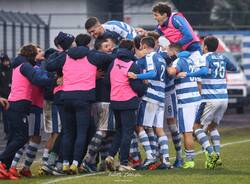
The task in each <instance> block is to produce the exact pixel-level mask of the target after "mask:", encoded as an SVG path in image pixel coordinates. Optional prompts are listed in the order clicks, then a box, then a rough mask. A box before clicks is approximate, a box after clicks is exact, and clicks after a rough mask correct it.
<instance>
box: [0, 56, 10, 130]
mask: <svg viewBox="0 0 250 184" xmlns="http://www.w3.org/2000/svg"><path fill="white" fill-rule="evenodd" d="M11 79H12V69H11V66H10V59H9V57H8V56H7V55H6V54H1V55H0V96H1V97H3V98H6V99H7V98H8V96H9V94H10V87H11ZM2 113H3V124H4V133H5V134H6V135H7V134H8V124H7V111H6V110H5V109H3V108H2Z"/></svg>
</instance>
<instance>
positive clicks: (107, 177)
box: [0, 127, 250, 184]
mask: <svg viewBox="0 0 250 184" xmlns="http://www.w3.org/2000/svg"><path fill="white" fill-rule="evenodd" d="M221 132H222V133H221V135H222V144H225V143H229V142H236V141H242V140H250V128H249V127H248V128H240V129H237V128H226V129H223V130H221ZM170 147H171V153H170V154H171V155H172V156H173V153H174V152H173V146H172V144H170ZM196 150H200V147H199V146H198V145H196ZM221 156H222V159H223V166H222V167H219V168H216V169H215V170H208V169H204V155H202V154H200V155H197V157H196V159H195V161H196V167H195V169H192V170H183V169H173V170H169V171H159V170H157V171H140V172H139V171H137V172H133V173H128V172H127V173H108V172H106V173H103V174H100V175H97V176H83V175H78V176H66V177H52V176H49V177H38V176H35V177H33V178H31V179H21V180H18V181H3V180H2V181H0V183H1V184H2V183H3V184H6V183H18V184H19V183H20V184H36V183H37V184H38V183H39V184H40V183H46V182H48V181H53V180H55V179H58V180H61V179H62V180H64V181H62V180H61V181H58V182H55V181H54V182H53V183H60V184H82V183H88V184H99V183H102V184H103V183H107V184H110V183H142V184H147V183H153V184H158V183H174V184H178V183H180V184H186V183H187V184H189V183H192V184H196V183H197V184H201V183H202V184H203V183H204V184H206V183H213V184H217V183H219V184H221V183H225V184H231V183H232V184H237V183H250V142H245V143H240V144H234V145H227V146H225V147H223V148H222V149H221ZM172 161H173V160H172ZM37 167H38V166H37V165H34V166H33V170H34V172H35V174H36V171H37ZM69 177H70V178H69Z"/></svg>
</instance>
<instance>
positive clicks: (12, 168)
mask: <svg viewBox="0 0 250 184" xmlns="http://www.w3.org/2000/svg"><path fill="white" fill-rule="evenodd" d="M9 173H10V174H12V175H13V176H15V177H20V175H19V174H18V171H17V169H16V168H15V167H11V168H10V169H9Z"/></svg>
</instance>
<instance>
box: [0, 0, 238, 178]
mask: <svg viewBox="0 0 250 184" xmlns="http://www.w3.org/2000/svg"><path fill="white" fill-rule="evenodd" d="M153 15H154V18H155V20H156V21H157V22H158V24H159V25H158V27H157V29H156V30H155V31H145V30H143V29H142V28H136V29H135V28H133V27H131V26H130V25H128V24H126V23H124V22H120V21H108V22H106V23H104V24H101V23H100V21H99V20H98V19H97V18H96V17H90V18H89V19H88V20H87V21H86V22H85V29H86V31H87V32H88V33H89V35H88V34H79V35H77V36H76V37H74V36H73V35H70V34H68V33H63V32H60V33H59V34H58V35H57V36H56V38H55V39H54V43H55V47H56V49H53V48H50V49H47V50H46V51H45V52H43V50H42V49H41V48H40V47H39V46H36V45H33V44H28V45H24V46H23V47H22V48H21V49H20V53H19V55H18V56H17V57H16V58H15V59H14V60H13V62H12V68H13V76H12V87H11V93H10V95H9V98H8V100H6V99H3V98H0V102H1V104H2V105H3V106H4V107H5V108H6V109H8V124H9V132H10V133H9V135H8V143H7V145H6V147H5V150H4V151H3V152H2V153H1V155H0V179H13V180H15V179H18V178H19V177H20V175H22V176H25V177H30V176H32V173H31V170H30V166H31V165H32V163H33V161H34V159H35V156H36V153H37V151H38V147H39V144H40V143H41V129H42V127H43V129H44V131H45V132H46V133H49V134H50V136H49V138H48V140H47V143H46V145H45V148H44V151H43V157H42V161H41V165H40V168H39V173H40V174H51V175H66V174H77V173H90V172H96V171H105V170H107V169H108V170H110V171H133V170H138V169H140V170H141V169H148V170H154V169H166V170H167V169H171V168H173V167H175V168H184V169H189V168H194V167H195V161H194V160H195V151H194V137H195V138H196V139H197V141H198V142H199V143H200V145H201V146H202V149H203V151H204V153H205V156H206V157H205V158H206V159H205V167H206V168H209V169H213V168H215V167H216V166H218V165H221V164H222V162H221V158H220V134H219V132H218V130H217V126H218V125H219V122H220V121H221V119H222V117H223V114H224V112H225V111H226V109H227V103H228V95H227V83H226V71H227V70H230V71H236V70H237V67H236V66H234V65H233V64H232V63H231V62H230V61H229V60H228V59H227V58H226V57H225V56H223V55H221V54H219V53H216V49H217V47H218V44H219V43H218V40H217V39H216V38H215V37H213V36H208V37H206V38H205V39H204V42H203V44H202V46H201V44H200V40H199V38H198V37H197V35H196V34H195V33H194V31H193V29H192V28H191V26H190V25H189V23H188V21H187V20H186V19H185V18H184V16H183V15H182V14H181V13H173V12H171V8H170V7H169V6H168V5H167V4H164V3H159V4H157V5H155V6H154V7H153ZM160 36H163V37H165V38H166V39H165V41H164V39H163V38H162V37H160ZM162 40H163V41H162ZM167 40H168V41H169V43H168V42H167ZM91 45H93V48H92V46H91ZM166 128H168V130H169V132H170V134H171V137H172V141H173V143H174V147H175V150H176V160H175V161H174V163H172V164H171V163H170V159H169V147H168V137H167V136H168V135H167V134H166ZM181 135H183V147H184V149H185V158H183V155H182V154H183V151H182V136H181ZM209 140H211V142H210V141H209ZM138 143H140V144H141V145H142V147H143V151H144V152H145V160H144V161H142V157H141V154H140V149H139V144H138ZM23 154H24V155H25V158H24V159H25V161H24V165H23V166H22V168H21V170H20V171H19V172H18V170H17V165H18V162H19V161H20V158H21V157H22V155H23ZM116 156H118V160H119V164H116V163H115V157H116Z"/></svg>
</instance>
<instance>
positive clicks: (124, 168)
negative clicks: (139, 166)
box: [118, 165, 135, 172]
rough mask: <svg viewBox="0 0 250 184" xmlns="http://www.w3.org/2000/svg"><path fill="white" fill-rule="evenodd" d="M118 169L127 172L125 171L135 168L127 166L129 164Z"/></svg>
mask: <svg viewBox="0 0 250 184" xmlns="http://www.w3.org/2000/svg"><path fill="white" fill-rule="evenodd" d="M118 171H120V172H125V171H135V169H134V168H133V167H131V166H127V165H120V166H119V168H118Z"/></svg>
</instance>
